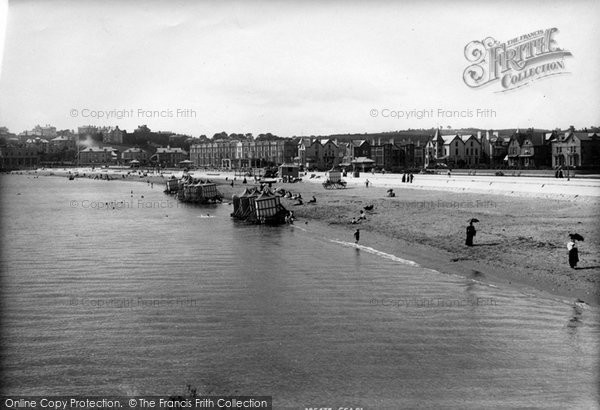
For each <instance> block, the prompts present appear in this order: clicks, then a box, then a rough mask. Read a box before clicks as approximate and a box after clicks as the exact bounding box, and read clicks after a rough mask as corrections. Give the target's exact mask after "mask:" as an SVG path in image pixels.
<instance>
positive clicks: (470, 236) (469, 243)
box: [465, 221, 477, 246]
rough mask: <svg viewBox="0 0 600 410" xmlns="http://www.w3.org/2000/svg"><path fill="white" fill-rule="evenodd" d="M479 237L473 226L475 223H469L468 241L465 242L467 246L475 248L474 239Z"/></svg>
mask: <svg viewBox="0 0 600 410" xmlns="http://www.w3.org/2000/svg"><path fill="white" fill-rule="evenodd" d="M475 235H477V231H476V230H475V227H474V226H473V221H471V222H469V226H467V240H466V241H465V245H467V246H473V238H474V237H475Z"/></svg>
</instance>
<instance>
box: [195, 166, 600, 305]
mask: <svg viewBox="0 0 600 410" xmlns="http://www.w3.org/2000/svg"><path fill="white" fill-rule="evenodd" d="M198 175H199V176H200V175H201V174H200V173H198ZM223 175H224V174H222V175H221V176H223ZM232 175H233V174H232ZM232 175H231V176H228V180H230V179H231V178H233V176H232ZM317 175H319V176H320V178H312V179H311V178H310V176H305V177H304V178H303V181H302V182H298V183H293V184H282V183H278V184H275V185H274V187H277V188H280V187H281V188H283V189H285V190H290V191H292V192H293V193H299V194H301V195H302V197H303V199H304V204H303V205H299V206H295V205H294V203H295V201H293V200H288V199H283V200H282V203H283V204H284V206H285V207H286V208H288V209H289V210H292V211H294V214H295V216H296V217H297V222H296V223H297V224H304V223H305V222H309V225H310V224H311V223H312V222H316V221H318V222H320V223H322V224H323V225H325V226H326V229H325V227H323V229H325V231H324V232H323V234H324V235H334V236H336V235H337V236H342V237H345V238H347V240H350V239H351V238H352V234H353V232H354V230H355V229H356V228H359V229H360V230H361V239H360V242H361V243H362V244H366V245H368V246H372V247H374V248H376V249H380V250H382V251H384V252H388V253H391V254H394V255H399V256H401V257H403V258H407V259H410V260H414V261H416V262H417V263H419V264H420V265H422V266H425V267H428V268H431V269H435V270H438V271H440V272H445V273H450V274H458V275H461V276H466V277H469V278H473V279H475V280H479V281H484V282H489V283H502V284H507V285H512V286H518V287H521V288H522V289H523V290H524V291H527V292H543V293H547V294H551V295H554V296H557V297H560V298H566V299H581V300H584V301H585V302H587V303H590V304H594V305H598V303H599V302H600V292H599V289H600V286H599V282H600V252H599V249H600V246H599V245H600V233H599V230H598V222H597V221H598V220H599V219H600V207H599V206H598V205H599V204H600V198H599V197H598V195H599V194H600V189H599V188H598V186H599V185H598V181H597V180H575V179H573V180H571V181H566V180H555V179H553V178H520V179H519V178H505V177H492V176H489V177H483V176H482V177H466V176H465V177H463V178H456V177H452V178H447V177H445V176H437V180H436V178H435V177H436V176H429V175H427V176H426V177H428V178H426V179H425V178H423V175H420V174H419V175H416V176H415V180H414V182H413V184H410V183H402V182H401V178H402V176H401V175H397V174H396V175H392V174H386V175H381V174H375V175H372V174H366V175H365V174H363V175H364V176H363V177H361V178H352V177H347V178H344V179H345V180H346V181H347V182H348V185H347V187H346V189H331V190H326V189H325V188H324V187H323V186H322V182H323V181H324V179H325V178H326V177H325V175H324V174H322V173H321V174H319V173H317ZM366 179H369V181H370V186H369V188H367V187H366V186H365V184H364V182H365V180H366ZM423 179H425V181H423ZM448 180H449V182H447V181H448ZM219 182H221V183H224V181H223V180H219ZM248 182H249V184H250V182H253V181H251V180H250V179H248ZM490 182H492V184H490ZM569 183H571V184H570V185H569ZM494 185H495V186H494ZM542 185H544V186H543V187H542ZM243 186H244V185H243V184H241V178H239V177H238V178H236V181H235V185H234V187H233V188H231V186H230V185H222V186H221V187H220V189H221V190H222V191H223V193H225V194H226V195H231V194H235V193H240V192H241V191H242V190H243ZM390 188H391V189H393V190H394V192H395V193H396V196H395V197H393V198H390V197H387V196H386V194H387V190H388V189H390ZM492 192H494V193H492ZM581 192H583V193H584V194H585V195H582V194H580V193H581ZM313 195H314V196H315V197H316V199H317V202H316V204H308V203H307V202H308V200H309V199H310V198H311V197H312V196H313ZM369 205H373V211H366V212H365V213H366V220H364V221H362V222H361V223H360V224H357V225H353V224H351V223H350V221H351V220H352V218H353V217H355V218H358V216H359V212H360V210H361V209H363V208H364V207H365V206H369ZM471 218H477V219H479V221H480V222H479V223H476V224H475V226H476V229H477V235H476V237H475V241H474V245H475V246H473V247H468V246H465V231H466V227H467V226H468V223H469V221H470V219H471ZM313 229H316V228H313ZM327 230H330V232H327ZM575 232H576V233H579V234H581V235H583V237H584V238H585V241H584V242H580V243H579V245H578V246H579V254H580V262H579V265H578V267H577V269H571V268H570V267H569V265H568V262H567V249H566V243H567V242H568V240H569V237H568V234H569V233H575Z"/></svg>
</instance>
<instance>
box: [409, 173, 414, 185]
mask: <svg viewBox="0 0 600 410" xmlns="http://www.w3.org/2000/svg"><path fill="white" fill-rule="evenodd" d="M414 177H415V176H414V175H413V174H412V172H411V173H410V174H409V175H408V179H409V180H410V183H411V184H412V181H413V178H414Z"/></svg>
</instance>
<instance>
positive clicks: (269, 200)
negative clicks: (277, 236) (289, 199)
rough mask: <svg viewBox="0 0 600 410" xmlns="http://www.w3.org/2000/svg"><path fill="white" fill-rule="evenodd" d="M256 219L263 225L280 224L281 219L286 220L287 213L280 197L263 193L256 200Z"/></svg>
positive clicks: (266, 192)
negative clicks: (285, 213) (284, 212)
mask: <svg viewBox="0 0 600 410" xmlns="http://www.w3.org/2000/svg"><path fill="white" fill-rule="evenodd" d="M254 203H255V208H256V218H257V220H258V221H259V222H261V223H278V220H279V219H282V220H283V219H284V218H285V215H284V214H283V213H282V211H285V209H284V208H283V206H281V202H280V199H279V197H278V196H276V195H273V194H271V193H270V192H268V191H264V192H263V193H261V194H260V195H259V196H258V197H257V198H256V199H255V200H254Z"/></svg>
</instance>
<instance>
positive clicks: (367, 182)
mask: <svg viewBox="0 0 600 410" xmlns="http://www.w3.org/2000/svg"><path fill="white" fill-rule="evenodd" d="M365 187H367V188H368V187H369V180H368V179H367V180H366V181H365Z"/></svg>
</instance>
